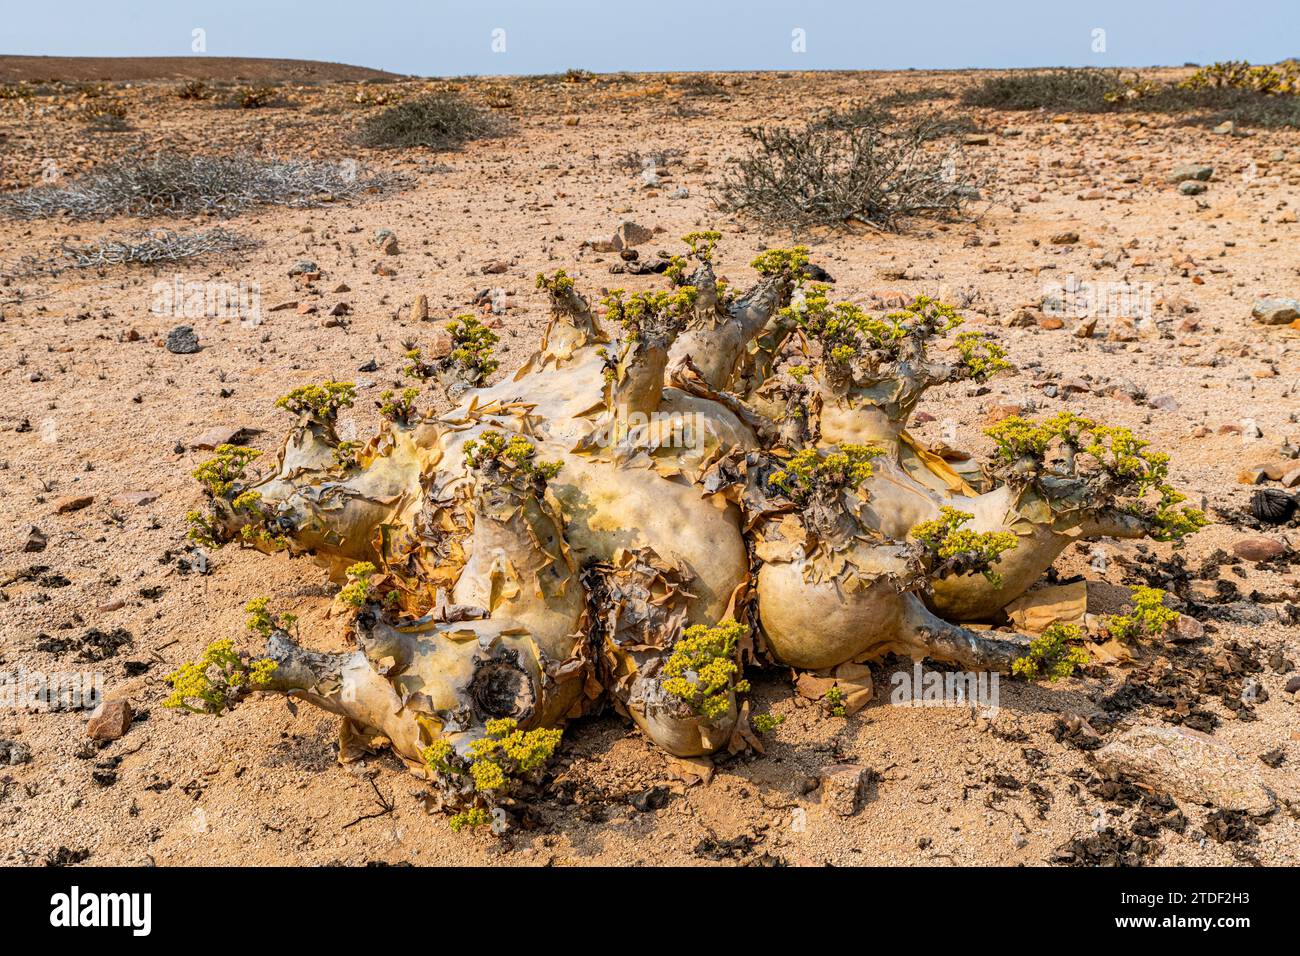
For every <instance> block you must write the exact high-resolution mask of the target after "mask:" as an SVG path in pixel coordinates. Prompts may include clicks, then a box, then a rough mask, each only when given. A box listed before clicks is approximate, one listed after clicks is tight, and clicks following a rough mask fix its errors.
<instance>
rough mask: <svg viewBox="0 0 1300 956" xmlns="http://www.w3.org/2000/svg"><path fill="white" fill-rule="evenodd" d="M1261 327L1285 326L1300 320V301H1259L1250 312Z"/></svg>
mask: <svg viewBox="0 0 1300 956" xmlns="http://www.w3.org/2000/svg"><path fill="white" fill-rule="evenodd" d="M1250 314H1251V317H1252V318H1254V320H1255V321H1256V322H1258V323H1260V324H1261V325H1287V324H1288V323H1290V322H1293V321H1295V320H1296V319H1300V301H1297V300H1296V299H1260V300H1259V301H1257V302H1256V303H1255V307H1254V308H1253V309H1251V310H1250Z"/></svg>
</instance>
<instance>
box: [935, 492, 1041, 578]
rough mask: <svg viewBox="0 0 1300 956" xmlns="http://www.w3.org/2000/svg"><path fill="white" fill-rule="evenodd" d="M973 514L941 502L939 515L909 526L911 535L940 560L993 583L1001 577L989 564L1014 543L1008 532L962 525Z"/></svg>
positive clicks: (1013, 537) (1014, 539) (1013, 536)
mask: <svg viewBox="0 0 1300 956" xmlns="http://www.w3.org/2000/svg"><path fill="white" fill-rule="evenodd" d="M973 517H974V515H971V514H968V513H967V512H965V511H958V510H957V509H956V508H953V507H950V506H948V505H944V506H943V507H942V508H940V509H939V517H937V518H934V519H932V520H930V521H922V522H921V523H920V524H918V525H917V526H916V527H915V528H913V529H912V537H913V538H914V539H915V540H916V541H917V543H919V544H920V545H921V546H922V547H924V548H925V549H926V550H927V551H928V552H930V554H931V555H932V556H933V558H934V559H936V560H937V561H938V562H940V563H946V564H948V565H950V566H953V565H955V566H958V567H959V568H960V569H961V570H963V571H968V572H974V571H979V572H980V573H982V574H983V575H984V576H985V577H986V578H988V579H989V581H991V582H992V583H993V584H994V585H1000V584H1001V583H1002V579H1001V578H1000V577H999V576H998V574H997V573H996V572H995V571H994V570H993V568H992V565H993V562H995V561H996V560H997V559H998V556H999V555H1000V554H1002V552H1004V551H1010V550H1011V549H1012V548H1014V547H1015V546H1016V543H1017V540H1018V539H1017V538H1016V536H1015V534H1013V533H1012V532H1010V531H983V532H980V531H971V530H970V529H969V528H963V527H962V525H964V524H965V523H966V522H967V521H970V520H971V518H973Z"/></svg>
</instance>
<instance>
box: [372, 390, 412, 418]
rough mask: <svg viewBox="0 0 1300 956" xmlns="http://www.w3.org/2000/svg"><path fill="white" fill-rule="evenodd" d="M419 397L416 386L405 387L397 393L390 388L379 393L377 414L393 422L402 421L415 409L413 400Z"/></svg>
mask: <svg viewBox="0 0 1300 956" xmlns="http://www.w3.org/2000/svg"><path fill="white" fill-rule="evenodd" d="M419 397H420V390H419V389H418V388H407V389H403V390H402V394H400V395H398V394H397V393H396V392H394V391H393V390H392V389H391V388H386V389H384V390H383V391H382V392H380V393H379V414H381V415H383V416H384V417H385V418H387V419H389V420H390V421H394V422H404V421H406V420H407V419H408V418H410V417H411V413H412V412H413V411H415V400H416V399H417V398H419Z"/></svg>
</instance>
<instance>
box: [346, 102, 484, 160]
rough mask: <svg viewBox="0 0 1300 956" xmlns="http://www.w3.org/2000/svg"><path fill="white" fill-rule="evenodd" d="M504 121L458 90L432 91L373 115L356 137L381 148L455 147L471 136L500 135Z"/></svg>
mask: <svg viewBox="0 0 1300 956" xmlns="http://www.w3.org/2000/svg"><path fill="white" fill-rule="evenodd" d="M503 131H504V125H503V124H502V122H501V121H500V120H498V119H497V118H496V117H494V116H492V115H491V114H490V113H487V112H485V111H484V110H481V109H479V108H478V107H477V106H475V105H474V104H472V103H470V102H468V101H467V100H465V99H464V98H463V97H461V96H459V95H457V94H455V93H432V94H429V95H428V96H421V97H419V98H417V99H412V100H406V101H405V102H402V103H398V104H397V105H396V106H393V107H390V108H389V109H386V110H384V111H383V112H382V113H380V114H379V115H378V116H372V117H370V118H369V119H367V120H366V121H365V122H364V123H363V124H362V125H361V129H360V131H359V132H358V134H357V141H358V142H360V143H361V144H362V145H363V146H373V147H377V148H381V149H390V148H394V147H411V146H427V147H429V148H430V149H439V150H441V149H456V148H457V147H459V146H462V145H464V144H465V143H467V142H469V141H470V140H475V139H482V138H484V137H487V136H496V135H500V134H501V133H502V132H503Z"/></svg>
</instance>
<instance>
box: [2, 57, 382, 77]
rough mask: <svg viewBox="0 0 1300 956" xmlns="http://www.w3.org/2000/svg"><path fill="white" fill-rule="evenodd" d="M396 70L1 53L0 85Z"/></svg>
mask: <svg viewBox="0 0 1300 956" xmlns="http://www.w3.org/2000/svg"><path fill="white" fill-rule="evenodd" d="M397 78H398V75H397V74H396V73H385V72H384V71H383V70H372V69H370V68H369V67H365V66H348V65H347V64H345V63H325V62H322V61H320V60H281V59H273V58H269V57H268V58H263V57H242V56H10V55H5V54H0V83H17V82H19V81H24V80H25V81H27V82H29V83H34V82H38V81H41V80H63V81H66V82H73V83H78V82H109V83H127V82H131V83H136V82H144V81H147V80H209V81H213V82H218V83H221V82H225V83H338V82H347V81H352V82H355V81H357V80H393V79H397Z"/></svg>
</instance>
